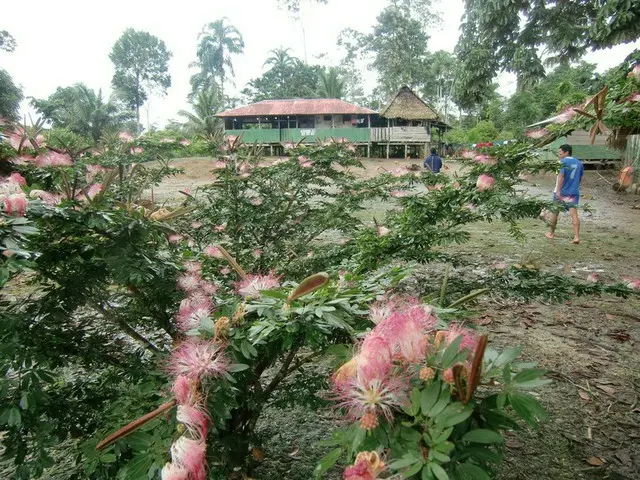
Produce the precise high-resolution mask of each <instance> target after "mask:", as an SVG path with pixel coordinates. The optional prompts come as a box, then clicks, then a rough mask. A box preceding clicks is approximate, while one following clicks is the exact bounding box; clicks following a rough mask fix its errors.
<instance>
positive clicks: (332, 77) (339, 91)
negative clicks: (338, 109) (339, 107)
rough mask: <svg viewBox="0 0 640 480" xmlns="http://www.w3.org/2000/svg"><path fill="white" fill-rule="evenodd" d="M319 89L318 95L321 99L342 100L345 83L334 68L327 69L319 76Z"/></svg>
mask: <svg viewBox="0 0 640 480" xmlns="http://www.w3.org/2000/svg"><path fill="white" fill-rule="evenodd" d="M319 78H320V88H319V90H318V95H319V96H320V97H322V98H342V97H343V96H344V90H345V85H346V82H345V81H344V79H342V77H341V76H340V72H339V70H338V69H337V68H336V67H329V68H328V69H327V70H323V71H321V72H320V74H319Z"/></svg>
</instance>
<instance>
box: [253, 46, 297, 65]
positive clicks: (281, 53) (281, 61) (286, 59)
mask: <svg viewBox="0 0 640 480" xmlns="http://www.w3.org/2000/svg"><path fill="white" fill-rule="evenodd" d="M289 50H291V49H290V48H282V47H280V48H276V49H275V50H270V51H269V53H270V54H271V56H270V57H269V58H267V59H266V60H265V62H264V64H263V65H262V66H263V67H264V66H266V65H271V68H275V69H277V70H280V71H281V70H284V69H285V68H287V67H295V65H296V62H297V59H296V58H295V57H292V56H291V55H289Z"/></svg>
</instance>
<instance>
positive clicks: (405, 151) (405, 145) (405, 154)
mask: <svg viewBox="0 0 640 480" xmlns="http://www.w3.org/2000/svg"><path fill="white" fill-rule="evenodd" d="M407 151H408V145H407V144H406V143H405V144H404V158H405V160H406V159H407Z"/></svg>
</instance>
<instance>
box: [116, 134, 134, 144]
mask: <svg viewBox="0 0 640 480" xmlns="http://www.w3.org/2000/svg"><path fill="white" fill-rule="evenodd" d="M118 138H119V139H120V140H121V141H122V142H125V143H129V142H133V136H132V135H131V134H130V133H129V132H120V133H118Z"/></svg>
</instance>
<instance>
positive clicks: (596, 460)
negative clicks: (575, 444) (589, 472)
mask: <svg viewBox="0 0 640 480" xmlns="http://www.w3.org/2000/svg"><path fill="white" fill-rule="evenodd" d="M587 463H588V464H589V465H591V466H594V467H599V466H601V465H602V464H603V463H604V460H602V459H601V458H598V457H589V458H587Z"/></svg>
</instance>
